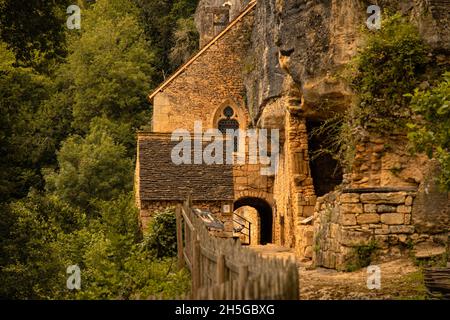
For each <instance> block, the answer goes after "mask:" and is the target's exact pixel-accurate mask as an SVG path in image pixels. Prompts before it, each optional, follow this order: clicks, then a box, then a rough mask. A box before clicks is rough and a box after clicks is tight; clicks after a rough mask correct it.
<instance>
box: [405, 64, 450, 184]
mask: <svg viewBox="0 0 450 320" xmlns="http://www.w3.org/2000/svg"><path fill="white" fill-rule="evenodd" d="M409 96H410V97H412V101H411V108H412V110H413V111H414V112H415V113H416V114H417V115H418V116H419V118H418V119H417V120H418V121H416V122H415V123H409V124H408V127H409V129H410V132H409V135H408V136H409V138H410V139H411V141H412V142H413V143H414V146H415V149H416V150H417V151H419V152H425V153H426V154H427V155H428V156H429V157H430V158H432V157H436V159H437V160H438V161H439V163H440V165H441V175H440V182H441V184H442V186H443V187H444V188H446V189H447V190H450V72H446V73H445V74H444V75H443V79H442V81H441V82H440V83H438V84H437V85H436V86H435V87H434V88H431V89H427V90H420V89H419V88H417V89H416V90H415V91H414V94H413V95H409Z"/></svg>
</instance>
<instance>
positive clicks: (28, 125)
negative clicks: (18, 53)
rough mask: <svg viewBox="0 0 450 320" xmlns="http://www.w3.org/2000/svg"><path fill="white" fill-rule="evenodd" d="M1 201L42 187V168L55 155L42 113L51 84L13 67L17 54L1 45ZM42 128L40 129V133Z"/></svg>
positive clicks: (22, 69)
mask: <svg viewBox="0 0 450 320" xmlns="http://www.w3.org/2000/svg"><path fill="white" fill-rule="evenodd" d="M0 61H1V67H2V68H1V70H0V114H1V117H0V152H1V154H2V157H1V158H0V201H7V200H9V199H11V198H20V197H23V196H26V194H27V193H28V190H29V188H30V187H31V186H35V187H42V179H41V176H40V173H39V168H40V166H41V165H42V163H45V162H46V161H47V160H48V159H50V158H52V156H53V154H54V152H55V143H54V141H53V136H52V135H48V134H47V133H48V132H46V133H45V134H43V135H42V134H40V132H39V130H41V133H42V132H43V131H45V128H51V127H52V123H51V122H50V120H49V119H48V118H47V117H46V116H45V115H43V114H42V113H41V104H42V103H43V102H44V101H46V99H48V97H49V94H50V91H51V87H52V83H51V81H50V80H49V78H48V77H46V76H43V75H39V74H36V73H35V72H34V71H33V70H32V69H31V68H22V67H14V66H13V64H14V54H13V53H12V52H11V51H10V50H8V49H7V48H6V45H5V44H4V43H1V42H0ZM38 128H40V129H38Z"/></svg>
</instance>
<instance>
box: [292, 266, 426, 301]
mask: <svg viewBox="0 0 450 320" xmlns="http://www.w3.org/2000/svg"><path fill="white" fill-rule="evenodd" d="M378 266H379V267H380V269H381V288H380V289H372V290H370V289H368V288H367V276H368V274H367V269H366V268H364V269H361V270H358V271H355V272H338V271H336V270H329V269H324V268H316V269H314V270H307V269H306V268H304V267H300V269H299V270H300V271H299V274H300V299H302V300H311V299H319V300H324V299H332V300H353V299H358V300H364V299H423V298H424V297H425V291H424V290H425V288H424V286H423V283H422V275H421V272H420V271H419V269H418V268H417V267H416V266H414V265H413V263H412V262H411V261H410V260H409V259H399V260H395V261H391V262H386V263H381V264H379V265H378Z"/></svg>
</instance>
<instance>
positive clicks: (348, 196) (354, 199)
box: [339, 193, 359, 203]
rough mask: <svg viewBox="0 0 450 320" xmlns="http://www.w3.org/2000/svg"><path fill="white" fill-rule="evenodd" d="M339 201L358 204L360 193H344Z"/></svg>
mask: <svg viewBox="0 0 450 320" xmlns="http://www.w3.org/2000/svg"><path fill="white" fill-rule="evenodd" d="M339 199H340V201H341V203H358V202H359V193H343V194H341V196H340V198H339Z"/></svg>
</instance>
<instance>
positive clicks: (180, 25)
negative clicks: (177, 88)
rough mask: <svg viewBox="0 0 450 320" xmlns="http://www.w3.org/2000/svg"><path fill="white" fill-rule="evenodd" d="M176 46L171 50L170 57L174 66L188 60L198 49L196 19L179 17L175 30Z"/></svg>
mask: <svg viewBox="0 0 450 320" xmlns="http://www.w3.org/2000/svg"><path fill="white" fill-rule="evenodd" d="M174 39H175V41H174V46H173V47H172V49H171V50H170V54H169V58H170V63H171V64H172V65H173V66H179V65H181V64H183V63H184V62H186V61H187V60H188V59H189V58H190V57H191V56H192V55H193V54H194V53H195V52H196V51H197V49H198V45H199V43H198V39H199V35H198V32H197V29H196V27H195V23H194V19H193V18H188V19H183V18H181V19H179V20H178V21H177V28H176V29H175V32H174Z"/></svg>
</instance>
